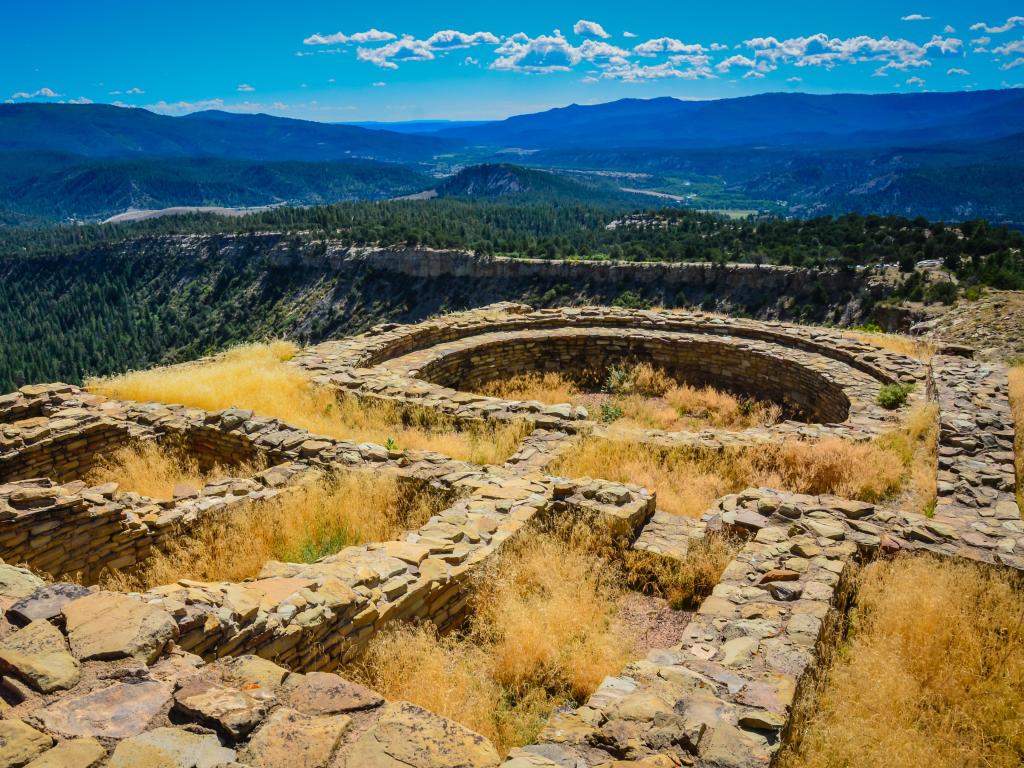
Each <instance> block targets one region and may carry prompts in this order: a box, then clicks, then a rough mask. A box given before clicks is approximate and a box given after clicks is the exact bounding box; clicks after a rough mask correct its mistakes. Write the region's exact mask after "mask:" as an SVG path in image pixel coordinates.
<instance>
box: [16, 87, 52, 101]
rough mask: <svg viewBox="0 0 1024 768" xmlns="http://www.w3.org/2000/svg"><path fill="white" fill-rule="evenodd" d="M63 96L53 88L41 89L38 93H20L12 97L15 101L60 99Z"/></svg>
mask: <svg viewBox="0 0 1024 768" xmlns="http://www.w3.org/2000/svg"><path fill="white" fill-rule="evenodd" d="M62 95H63V94H60V93H57V92H56V91H54V90H53V89H52V88H40V89H39V90H38V91H32V92H29V91H18V92H17V93H15V94H12V95H11V98H12V99H14V100H16V101H17V100H20V99H39V98H43V99H59V98H60V97H61V96H62Z"/></svg>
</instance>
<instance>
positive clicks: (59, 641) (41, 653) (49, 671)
mask: <svg viewBox="0 0 1024 768" xmlns="http://www.w3.org/2000/svg"><path fill="white" fill-rule="evenodd" d="M0 670H3V671H4V672H6V673H8V674H12V675H14V676H15V677H17V678H19V679H20V680H23V681H24V682H26V683H28V685H30V686H31V687H32V688H34V689H35V690H37V691H39V692H40V693H52V692H53V691H57V690H60V689H62V688H71V687H72V686H74V684H75V683H77V682H78V677H79V668H78V660H77V659H76V658H75V657H74V656H72V655H71V654H70V653H68V646H67V642H66V641H65V640H64V635H62V634H61V631H60V630H59V629H57V628H56V627H55V626H53V624H51V623H50V622H48V621H46V620H45V619H37V620H35V621H33V622H32V623H31V624H29V625H28V626H27V627H24V628H23V629H19V630H18V631H17V632H13V633H12V634H10V635H9V636H7V637H6V638H5V639H4V640H3V641H2V642H0Z"/></svg>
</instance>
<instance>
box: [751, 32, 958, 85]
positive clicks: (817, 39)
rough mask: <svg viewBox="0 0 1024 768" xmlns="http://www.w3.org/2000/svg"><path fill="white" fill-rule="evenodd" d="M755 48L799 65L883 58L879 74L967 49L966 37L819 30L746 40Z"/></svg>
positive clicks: (927, 63) (831, 64)
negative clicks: (922, 38) (915, 38)
mask: <svg viewBox="0 0 1024 768" xmlns="http://www.w3.org/2000/svg"><path fill="white" fill-rule="evenodd" d="M743 44H744V45H745V46H746V47H747V48H748V49H750V50H751V51H753V55H754V57H755V58H756V59H758V60H765V61H770V62H772V63H773V64H778V63H786V64H792V65H794V66H797V67H824V68H826V69H831V68H833V67H835V66H838V65H839V64H843V63H858V62H879V63H880V64H881V66H880V67H879V68H878V69H877V70H876V74H883V75H884V74H885V72H886V70H889V69H897V70H907V69H914V68H918V67H926V66H930V64H931V62H930V61H929V60H928V57H929V56H931V57H948V56H956V55H960V54H962V52H963V41H962V40H958V39H957V38H952V37H950V38H943V37H940V36H939V35H933V36H932V39H931V40H930V41H929V42H927V43H925V44H924V45H919V44H917V43H914V42H911V41H910V40H906V39H903V38H890V37H888V36H886V37H881V38H874V37H870V36H868V35H858V36H857V37H850V38H833V37H829V36H828V35H826V34H824V33H821V32H819V33H818V34H816V35H810V36H808V37H794V38H789V39H787V40H778V39H777V38H774V37H758V38H752V39H750V40H745V41H744V43H743Z"/></svg>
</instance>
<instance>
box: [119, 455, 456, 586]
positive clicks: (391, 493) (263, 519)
mask: <svg viewBox="0 0 1024 768" xmlns="http://www.w3.org/2000/svg"><path fill="white" fill-rule="evenodd" d="M443 506H444V500H443V499H442V498H441V497H439V496H437V495H436V494H433V493H430V492H427V491H423V490H420V491H419V492H417V493H413V492H412V489H403V488H402V487H401V486H400V485H399V483H398V482H397V481H396V480H395V478H393V477H390V476H388V475H383V474H369V473H356V472H353V473H346V474H339V475H327V476H318V477H315V478H311V479H308V480H306V481H305V482H302V483H300V484H298V485H297V486H296V487H294V488H291V489H289V490H288V491H286V492H285V493H283V494H281V495H280V496H277V497H275V498H274V499H270V500H268V501H264V502H259V503H255V504H247V505H246V506H245V507H243V508H239V507H235V508H234V509H231V510H228V511H226V512H224V513H221V514H217V515H214V516H211V518H209V519H208V520H206V521H204V522H203V523H202V524H199V525H196V526H194V527H192V528H190V529H189V530H188V531H182V533H181V535H180V536H178V537H177V538H175V539H173V540H172V541H171V542H170V544H169V545H168V546H167V549H166V551H165V552H160V551H157V550H154V551H153V554H152V556H151V557H150V558H149V559H148V560H147V561H146V565H145V567H144V568H143V569H142V570H141V571H139V572H136V573H132V574H122V573H116V574H110V575H109V576H108V577H107V579H106V580H105V583H106V584H107V585H108V586H110V587H113V588H116V589H120V590H144V589H149V588H151V587H155V586H158V585H161V584H170V583H173V582H175V581H178V580H179V579H185V578H188V579H197V580H200V581H222V580H223V581H241V580H243V579H246V578H248V577H251V576H254V575H256V574H257V573H259V571H260V569H261V568H262V567H263V564H264V563H265V562H267V561H268V560H281V561H285V562H313V561H314V560H317V559H319V558H321V557H324V556H326V555H329V554H332V553H334V552H338V551H339V550H341V549H342V548H344V547H346V546H351V545H355V544H360V543H362V542H367V541H386V540H389V539H393V538H395V537H396V536H397V535H398V534H399V533H401V532H402V531H403V530H406V529H410V528H417V527H419V526H420V525H422V524H423V523H425V522H426V520H427V518H429V517H430V515H432V514H434V513H435V512H437V511H438V510H439V509H440V508H441V507H443Z"/></svg>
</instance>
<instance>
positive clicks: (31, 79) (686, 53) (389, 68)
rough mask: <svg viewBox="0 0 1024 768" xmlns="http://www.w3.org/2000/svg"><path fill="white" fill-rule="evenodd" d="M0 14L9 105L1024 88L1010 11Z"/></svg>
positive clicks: (1022, 21)
mask: <svg viewBox="0 0 1024 768" xmlns="http://www.w3.org/2000/svg"><path fill="white" fill-rule="evenodd" d="M2 2H3V3H4V5H5V6H6V7H5V8H4V11H3V18H2V22H0V101H8V102H15V103H18V102H25V101H78V102H85V101H91V102H104V103H118V104H126V105H131V106H142V107H146V108H148V109H152V110H154V111H159V112H165V113H168V114H182V113H185V112H189V111H194V110H196V109H204V108H221V109H232V110H238V111H260V112H269V113H272V114H279V115H288V116H293V117H303V118H308V119H313V120H324V121H355V120H383V121H393V120H416V119H444V118H447V119H474V118H479V119H494V118H501V117H506V116H508V115H512V114H518V113H523V112H531V111H537V110H541V109H546V108H549V107H553V106H562V105H565V104H569V103H572V102H576V103H581V104H582V103H595V102H602V101H610V100H613V99H617V98H623V97H637V98H650V97H654V96H675V97H678V98H697V99H707V98H721V97H731V96H742V95H748V94H753V93H760V92H765V91H782V90H799V91H805V92H812V93H832V92H851V91H853V92H871V93H893V92H901V91H902V92H906V91H917V90H944V91H948V90H961V89H965V88H974V89H983V88H1002V87H1021V85H1022V84H1024V16H1022V15H1021V14H1024V6H1022V5H1021V4H1020V3H1019V2H1018V3H1011V2H977V3H969V4H964V3H962V2H960V3H953V2H927V1H924V0H920V1H919V0H895V2H892V1H889V2H867V1H865V2H858V3H835V2H829V1H828V0H815V2H805V1H804V0H800V2H789V3H771V2H764V0H759V1H758V2H748V1H747V0H732V1H731V2H728V3H724V2H714V3H706V2H705V3H697V2H680V0H673V1H672V2H661V1H660V0H647V2H644V3H622V2H615V3H611V2H586V3H553V2H534V0H517V2H514V3H509V4H507V5H506V4H498V5H496V4H494V3H488V2H479V1H477V2H471V3H467V2H447V3H428V2H405V1H404V0H391V1H390V2H344V1H343V0H333V1H331V2H327V1H321V2H301V1H300V0H295V1H294V2H291V3H282V2H280V0H273V2H271V1H268V0H246V2H218V1H217V0H204V1H202V2H199V1H197V0H175V2H140V1H139V0H88V1H83V0H56V1H54V0H2ZM837 6H838V7H837Z"/></svg>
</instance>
